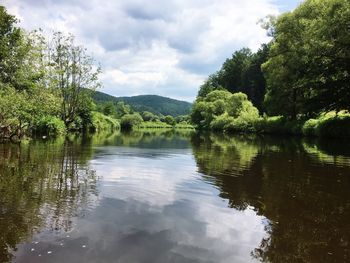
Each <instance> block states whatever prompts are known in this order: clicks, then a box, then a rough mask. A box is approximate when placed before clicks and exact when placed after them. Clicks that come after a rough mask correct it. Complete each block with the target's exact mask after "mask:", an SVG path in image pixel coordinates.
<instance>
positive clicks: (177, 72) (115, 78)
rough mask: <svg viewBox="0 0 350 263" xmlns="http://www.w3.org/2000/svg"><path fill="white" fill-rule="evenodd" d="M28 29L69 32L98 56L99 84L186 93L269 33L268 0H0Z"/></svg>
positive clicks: (117, 90)
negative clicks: (265, 22) (264, 25)
mask: <svg viewBox="0 0 350 263" xmlns="http://www.w3.org/2000/svg"><path fill="white" fill-rule="evenodd" d="M3 2H4V5H5V6H6V7H7V8H8V10H9V12H11V13H13V14H14V15H16V16H17V17H19V18H20V20H21V25H22V26H23V27H25V28H27V29H34V28H38V27H41V28H43V29H44V30H45V31H50V30H61V31H64V32H71V33H73V34H74V35H76V37H77V41H78V42H79V43H82V44H84V45H85V46H86V47H87V48H88V50H89V51H90V52H91V53H93V55H94V56H95V57H96V59H97V60H98V61H99V62H100V63H101V65H102V69H103V71H104V74H103V75H102V80H103V84H104V88H103V91H106V92H108V93H111V94H113V95H116V96H120V95H123V96H125V95H135V94H150V93H154V94H160V95H165V96H170V97H175V98H179V99H186V100H193V99H194V97H195V95H196V94H197V90H198V86H199V85H200V83H202V81H203V80H204V79H205V78H206V76H207V75H208V74H210V73H213V72H214V71H216V70H217V69H219V67H220V65H221V64H222V62H223V61H224V60H225V58H227V57H229V56H230V55H231V54H232V53H233V52H234V51H235V50H237V49H240V48H242V47H246V46H248V47H250V48H252V49H253V50H256V49H257V48H258V47H259V45H260V44H261V43H263V42H266V41H268V39H267V37H266V34H265V32H264V30H263V29H261V28H260V26H259V25H258V24H257V21H258V20H259V19H260V18H262V17H264V16H266V15H268V14H276V13H278V8H277V6H276V5H275V4H274V3H272V2H273V1H272V2H271V0H250V1H246V0H235V1H232V0H202V1H199V0H193V1H185V0H172V1H161V0H156V1H151V2H150V1H147V2H146V1H141V0H132V1H128V2H126V1H122V0H119V1H113V0H106V1H103V2H101V1H98V0H91V1H83V0H74V1H68V0H59V1H53V0H11V1H3Z"/></svg>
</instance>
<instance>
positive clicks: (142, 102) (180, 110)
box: [93, 91, 192, 117]
mask: <svg viewBox="0 0 350 263" xmlns="http://www.w3.org/2000/svg"><path fill="white" fill-rule="evenodd" d="M93 99H94V100H95V102H96V103H105V102H109V101H113V102H114V101H124V102H125V103H126V104H129V105H130V106H131V107H132V108H133V109H134V110H135V111H139V112H141V111H149V112H152V113H153V114H157V115H159V114H163V115H171V116H174V117H176V116H179V115H187V114H189V113H190V111H191V107H192V104H191V103H189V102H186V101H180V100H175V99H171V98H167V97H162V96H158V95H139V96H132V97H114V96H111V95H108V94H106V93H103V92H100V91H96V92H95V93H94V95H93Z"/></svg>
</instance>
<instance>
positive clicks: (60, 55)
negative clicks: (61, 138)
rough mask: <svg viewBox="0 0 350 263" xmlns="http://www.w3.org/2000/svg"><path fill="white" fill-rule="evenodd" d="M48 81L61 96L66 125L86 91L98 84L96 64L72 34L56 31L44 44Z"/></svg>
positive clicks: (71, 121)
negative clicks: (46, 49)
mask: <svg viewBox="0 0 350 263" xmlns="http://www.w3.org/2000/svg"><path fill="white" fill-rule="evenodd" d="M47 55H48V61H49V64H48V67H49V69H48V70H49V84H50V87H53V88H55V89H56V91H57V93H58V94H59V96H60V97H61V98H62V105H61V113H60V115H61V118H62V120H63V121H64V122H65V124H66V126H69V125H70V124H71V123H73V122H74V120H75V118H77V117H78V116H79V115H78V113H79V111H81V110H82V107H83V106H84V104H85V100H86V98H87V97H90V94H88V95H87V93H88V92H89V91H93V90H95V89H96V88H98V87H99V86H100V83H99V80H98V75H99V73H100V68H99V67H97V68H96V66H95V65H94V60H93V58H92V57H91V56H89V55H87V53H86V49H85V48H83V47H81V46H77V45H75V43H74V37H73V36H72V35H69V36H65V35H63V34H62V33H61V32H56V33H55V34H54V36H53V39H52V41H51V43H50V45H49V46H48V54H47Z"/></svg>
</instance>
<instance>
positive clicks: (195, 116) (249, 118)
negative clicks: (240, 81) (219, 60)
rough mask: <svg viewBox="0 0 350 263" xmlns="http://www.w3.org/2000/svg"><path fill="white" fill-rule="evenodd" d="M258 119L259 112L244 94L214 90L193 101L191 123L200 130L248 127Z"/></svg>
mask: <svg viewBox="0 0 350 263" xmlns="http://www.w3.org/2000/svg"><path fill="white" fill-rule="evenodd" d="M258 118H259V111H258V109H256V108H255V107H254V106H253V104H252V103H251V102H250V101H249V100H248V97H247V95H245V94H244V93H241V92H239V93H233V94H232V93H231V92H229V91H226V90H214V91H212V92H210V93H209V94H207V96H205V97H204V98H203V97H198V98H197V100H196V101H195V103H194V105H193V108H192V113H191V121H192V123H194V124H195V125H196V126H197V127H198V128H200V129H215V130H226V129H230V130H233V129H236V128H238V126H240V127H243V126H246V127H247V126H249V125H252V123H253V122H254V121H255V120H257V119H258Z"/></svg>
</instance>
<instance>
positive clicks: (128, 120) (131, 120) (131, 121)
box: [120, 113, 143, 130]
mask: <svg viewBox="0 0 350 263" xmlns="http://www.w3.org/2000/svg"><path fill="white" fill-rule="evenodd" d="M142 121H143V120H142V117H141V115H140V114H139V113H133V114H126V115H124V116H123V117H122V119H121V121H120V126H121V128H122V129H124V130H130V129H132V128H133V127H135V126H138V125H139V124H141V122H142Z"/></svg>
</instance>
